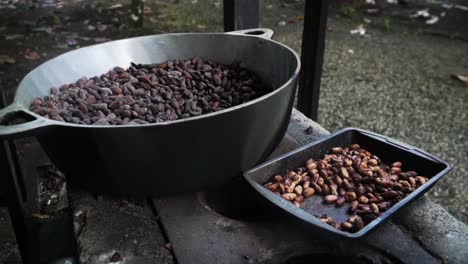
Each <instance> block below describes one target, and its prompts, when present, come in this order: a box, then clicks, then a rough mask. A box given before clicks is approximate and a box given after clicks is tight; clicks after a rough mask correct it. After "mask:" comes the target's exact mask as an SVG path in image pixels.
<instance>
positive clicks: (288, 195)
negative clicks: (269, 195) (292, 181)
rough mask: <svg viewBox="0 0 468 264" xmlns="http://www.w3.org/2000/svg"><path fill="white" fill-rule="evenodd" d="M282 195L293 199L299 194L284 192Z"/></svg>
mask: <svg viewBox="0 0 468 264" xmlns="http://www.w3.org/2000/svg"><path fill="white" fill-rule="evenodd" d="M281 197H282V198H283V199H285V200H287V201H292V200H294V198H296V197H297V194H295V193H283V194H282V195H281Z"/></svg>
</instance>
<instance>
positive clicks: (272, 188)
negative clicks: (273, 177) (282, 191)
mask: <svg viewBox="0 0 468 264" xmlns="http://www.w3.org/2000/svg"><path fill="white" fill-rule="evenodd" d="M265 187H266V188H267V189H268V190H270V191H272V192H274V191H276V189H278V183H271V182H270V183H267V185H265Z"/></svg>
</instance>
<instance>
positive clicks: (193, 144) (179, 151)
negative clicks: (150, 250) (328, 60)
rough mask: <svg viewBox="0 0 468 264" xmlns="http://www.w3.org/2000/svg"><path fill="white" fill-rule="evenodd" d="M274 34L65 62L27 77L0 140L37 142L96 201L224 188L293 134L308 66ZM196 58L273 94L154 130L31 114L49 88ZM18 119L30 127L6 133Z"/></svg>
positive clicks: (161, 44)
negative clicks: (231, 68)
mask: <svg viewBox="0 0 468 264" xmlns="http://www.w3.org/2000/svg"><path fill="white" fill-rule="evenodd" d="M272 34H273V32H272V31H271V30H269V29H252V30H243V31H237V32H230V33H180V34H163V35H153V36H144V37H136V38H129V39H123V40H117V41H112V42H108V43H104V44H99V45H94V46H90V47H86V48H81V49H78V50H74V51H71V52H68V53H65V54H63V55H60V56H58V57H56V58H54V59H51V60H49V61H47V62H45V63H44V64H42V65H40V66H39V67H37V68H36V69H34V70H33V71H31V72H30V73H29V74H28V75H26V77H24V79H23V80H22V81H21V83H20V84H19V87H18V89H17V92H16V95H15V98H14V102H13V103H12V104H11V105H9V106H8V107H6V108H5V109H3V110H1V111H0V125H1V126H0V137H1V138H15V137H20V136H29V135H33V136H36V137H37V139H38V140H39V142H40V143H41V145H42V147H43V148H44V150H45V151H46V152H47V154H48V155H49V157H50V158H51V160H52V161H53V162H54V163H55V164H56V166H57V167H58V168H59V169H60V170H62V171H63V172H65V173H66V175H67V178H68V181H69V182H70V183H71V184H72V185H78V186H81V187H82V188H84V189H86V190H89V191H92V192H99V193H116V194H132V195H155V194H163V193H177V192H186V191H201V190H206V189H210V188H213V187H216V186H219V185H220V184H223V183H226V182H227V181H229V180H230V179H232V178H233V177H235V176H238V175H240V174H241V172H242V171H244V170H246V169H248V168H250V167H252V166H253V165H255V164H257V163H259V162H261V161H262V160H264V159H265V158H266V157H267V156H268V155H269V154H270V153H271V152H272V151H273V149H275V147H276V146H277V145H278V143H279V142H280V140H281V138H282V137H283V136H284V133H285V131H286V128H287V125H288V122H289V117H290V114H291V110H292V106H293V101H294V94H295V90H296V84H297V79H298V73H299V69H300V60H299V57H298V56H297V54H296V53H295V52H294V51H293V50H292V49H290V48H289V47H287V46H285V45H283V44H281V43H278V42H276V41H273V40H271V39H270V37H271V36H272ZM194 56H198V57H201V58H206V59H210V60H213V61H218V62H221V63H225V64H229V63H232V62H234V61H240V62H241V63H242V65H243V66H245V67H246V68H248V69H250V70H252V71H254V72H255V73H256V74H257V75H259V77H260V78H261V79H262V80H263V81H264V82H265V83H266V84H267V85H269V86H270V87H271V88H272V91H271V92H270V93H268V94H266V95H264V96H262V97H260V98H257V99H255V100H253V101H250V102H248V103H245V104H242V105H238V106H235V107H232V108H229V109H225V110H222V111H219V112H215V113H210V114H206V115H202V116H198V117H191V118H187V119H183V120H175V121H168V122H162V123H155V124H147V125H123V126H105V125H104V126H103V125H96V126H90V125H77V124H72V123H65V122H58V121H54V120H50V119H47V118H44V117H41V116H39V115H37V114H34V113H32V112H31V111H29V110H28V106H29V104H30V102H31V101H32V100H33V99H34V98H35V97H42V96H46V95H48V94H49V89H50V87H51V86H60V85H61V84H64V83H70V82H74V81H76V80H77V79H79V78H81V77H83V76H87V77H91V76H95V75H100V74H102V73H105V72H107V71H108V70H109V69H111V68H113V67H114V66H122V67H127V66H129V65H130V62H135V63H143V64H144V63H157V62H162V61H165V60H169V59H181V58H189V57H194ZM19 116H23V117H24V116H27V117H28V119H29V120H30V121H29V122H26V123H23V124H18V125H8V120H11V119H12V118H16V117H19Z"/></svg>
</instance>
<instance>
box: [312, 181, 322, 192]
mask: <svg viewBox="0 0 468 264" xmlns="http://www.w3.org/2000/svg"><path fill="white" fill-rule="evenodd" d="M310 184H312V188H314V189H315V191H316V192H317V193H322V188H321V187H320V186H319V185H318V184H317V183H315V182H311V183H310Z"/></svg>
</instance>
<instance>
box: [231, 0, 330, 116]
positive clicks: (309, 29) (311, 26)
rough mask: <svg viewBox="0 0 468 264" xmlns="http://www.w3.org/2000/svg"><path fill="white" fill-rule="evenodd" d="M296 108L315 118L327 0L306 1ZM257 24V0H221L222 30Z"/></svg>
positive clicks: (250, 26) (317, 104) (320, 75)
mask: <svg viewBox="0 0 468 264" xmlns="http://www.w3.org/2000/svg"><path fill="white" fill-rule="evenodd" d="M305 2H306V4H305V10H304V29H303V34H302V54H301V62H302V69H301V78H300V81H299V92H298V98H297V108H298V109H299V111H301V112H302V113H304V114H305V115H306V116H307V117H309V118H311V119H312V120H314V121H318V106H319V95H320V80H321V77H322V64H323V51H324V46H325V32H326V23H327V16H328V2H329V0H309V1H305ZM258 26H259V1H258V0H224V31H232V30H239V29H247V28H256V27H258Z"/></svg>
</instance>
